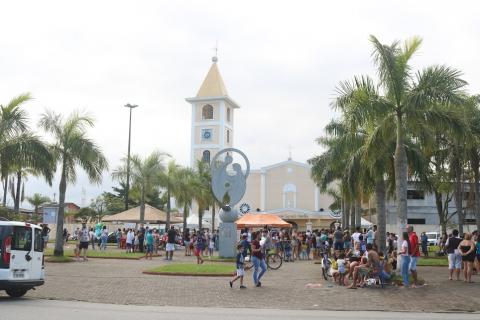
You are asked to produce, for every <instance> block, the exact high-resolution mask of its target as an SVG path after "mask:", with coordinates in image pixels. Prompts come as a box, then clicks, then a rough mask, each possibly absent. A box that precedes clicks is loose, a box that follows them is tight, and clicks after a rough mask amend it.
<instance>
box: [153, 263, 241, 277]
mask: <svg viewBox="0 0 480 320" xmlns="http://www.w3.org/2000/svg"><path fill="white" fill-rule="evenodd" d="M234 271H235V266H233V265H226V264H214V263H205V264H193V263H176V264H168V265H164V266H160V267H156V268H153V269H150V270H147V272H154V273H157V272H158V273H171V274H186V275H232V274H233V272H234Z"/></svg>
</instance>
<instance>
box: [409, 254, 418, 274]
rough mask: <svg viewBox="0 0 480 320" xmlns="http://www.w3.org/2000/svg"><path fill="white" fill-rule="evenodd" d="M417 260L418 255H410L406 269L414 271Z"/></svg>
mask: <svg viewBox="0 0 480 320" xmlns="http://www.w3.org/2000/svg"><path fill="white" fill-rule="evenodd" d="M417 260H418V257H414V256H410V266H409V267H408V270H412V271H416V270H417Z"/></svg>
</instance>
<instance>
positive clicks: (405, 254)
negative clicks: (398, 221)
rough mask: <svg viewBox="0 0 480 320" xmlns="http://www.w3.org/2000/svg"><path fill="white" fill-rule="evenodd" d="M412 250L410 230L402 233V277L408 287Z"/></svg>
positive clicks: (404, 284) (404, 285)
mask: <svg viewBox="0 0 480 320" xmlns="http://www.w3.org/2000/svg"><path fill="white" fill-rule="evenodd" d="M411 252H412V246H411V244H410V239H409V237H408V232H404V233H402V246H401V251H400V255H401V256H402V270H401V271H402V279H403V287H404V288H406V287H408V285H409V283H410V282H409V280H408V271H409V267H410V253H411Z"/></svg>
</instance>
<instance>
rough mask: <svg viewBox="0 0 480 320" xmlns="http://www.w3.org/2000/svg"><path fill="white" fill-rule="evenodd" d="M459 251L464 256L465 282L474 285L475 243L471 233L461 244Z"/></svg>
mask: <svg viewBox="0 0 480 320" xmlns="http://www.w3.org/2000/svg"><path fill="white" fill-rule="evenodd" d="M458 249H459V250H460V251H461V254H462V263H463V276H464V278H465V280H464V281H465V282H469V283H472V282H473V281H472V273H473V262H474V261H475V242H473V240H472V234H471V233H466V234H465V239H464V240H462V241H461V242H460V244H459V245H458Z"/></svg>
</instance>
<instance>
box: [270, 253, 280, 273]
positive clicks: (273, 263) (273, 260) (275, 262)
mask: <svg viewBox="0 0 480 320" xmlns="http://www.w3.org/2000/svg"><path fill="white" fill-rule="evenodd" d="M267 266H268V267H269V268H270V269H272V270H277V269H279V268H280V267H281V266H282V257H280V255H279V254H278V253H273V254H269V255H268V256H267Z"/></svg>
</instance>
